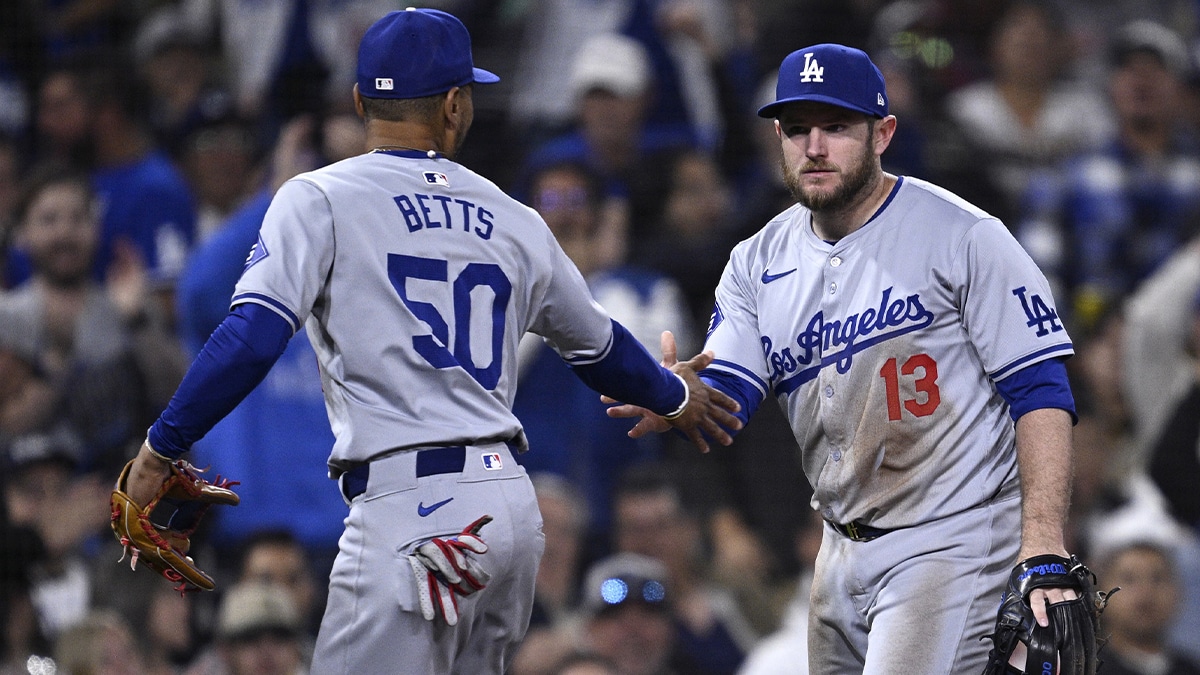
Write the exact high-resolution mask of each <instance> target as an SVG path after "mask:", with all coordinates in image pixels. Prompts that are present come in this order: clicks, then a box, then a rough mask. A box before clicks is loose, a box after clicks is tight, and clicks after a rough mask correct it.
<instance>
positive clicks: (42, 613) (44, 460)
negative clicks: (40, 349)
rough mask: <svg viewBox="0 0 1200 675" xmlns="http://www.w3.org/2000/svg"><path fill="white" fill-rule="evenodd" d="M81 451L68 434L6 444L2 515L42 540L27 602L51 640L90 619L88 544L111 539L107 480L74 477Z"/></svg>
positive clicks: (21, 439) (90, 581)
mask: <svg viewBox="0 0 1200 675" xmlns="http://www.w3.org/2000/svg"><path fill="white" fill-rule="evenodd" d="M79 455H80V448H79V446H78V443H77V441H74V439H72V438H70V437H69V436H66V435H63V434H55V435H48V434H28V435H25V436H22V437H20V438H18V439H16V440H15V441H14V442H12V443H11V444H10V445H9V448H8V452H7V454H6V458H5V461H4V463H3V466H4V469H5V481H4V489H3V497H4V509H5V511H6V512H7V514H8V521H9V522H10V523H11V524H12V525H15V526H20V527H27V528H29V529H30V530H32V531H33V532H34V533H36V535H37V537H38V539H39V540H40V542H41V544H42V547H43V550H44V553H45V555H44V557H42V558H41V560H40V561H39V562H38V563H37V564H36V565H35V566H34V567H32V569H31V572H32V574H31V575H30V582H31V584H30V587H29V597H30V599H31V601H32V604H33V610H34V612H35V614H36V616H37V621H38V628H39V630H40V632H41V634H42V635H44V636H46V638H48V639H50V640H55V639H57V638H58V636H59V635H60V634H62V632H63V631H65V630H66V629H67V628H69V627H70V626H72V625H73V624H75V623H77V622H79V621H80V620H82V619H83V618H84V616H86V615H87V612H88V609H89V601H90V598H91V591H92V569H91V563H90V559H89V557H88V549H89V544H90V543H92V542H94V541H95V538H96V537H97V536H98V535H102V534H107V533H106V532H105V527H106V526H107V524H108V517H107V516H108V508H107V506H106V505H107V503H108V495H109V493H110V492H111V490H112V488H111V487H110V486H109V485H108V481H106V480H104V479H101V478H99V477H97V476H96V475H91V476H86V475H84V476H81V475H77V473H76V470H77V467H78V457H79Z"/></svg>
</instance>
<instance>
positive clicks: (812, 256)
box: [706, 178, 1072, 528]
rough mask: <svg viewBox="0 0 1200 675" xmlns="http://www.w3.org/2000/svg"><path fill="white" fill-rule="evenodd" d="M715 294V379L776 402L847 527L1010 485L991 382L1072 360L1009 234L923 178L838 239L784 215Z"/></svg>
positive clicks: (803, 216)
mask: <svg viewBox="0 0 1200 675" xmlns="http://www.w3.org/2000/svg"><path fill="white" fill-rule="evenodd" d="M716 299H717V309H716V311H715V312H714V316H713V323H712V325H711V326H710V329H709V331H710V334H709V338H708V341H707V345H706V348H707V349H711V350H713V351H714V352H715V353H716V355H717V360H716V361H714V363H713V365H712V366H711V368H713V369H715V370H721V371H725V372H726V373H729V374H732V375H734V376H736V377H738V378H740V379H741V380H742V381H743V382H744V383H745V386H746V387H747V388H748V389H753V390H757V392H758V394H759V395H760V396H766V395H768V394H772V395H774V396H775V397H776V398H777V399H778V401H779V403H780V405H782V406H783V408H784V410H785V412H786V413H787V415H788V418H789V419H790V420H791V425H792V431H793V433H794V434H795V437H796V440H797V442H798V443H799V446H800V452H801V455H802V462H803V467H804V472H805V474H806V475H807V477H808V479H809V481H810V482H811V483H812V485H813V487H814V489H815V493H814V496H813V500H814V506H817V507H819V508H820V510H821V512H822V514H823V515H824V516H825V517H826V518H827V519H829V520H832V521H835V522H840V523H846V522H850V521H854V520H859V521H861V522H864V523H866V524H869V525H872V526H875V527H880V528H895V527H903V526H910V525H915V524H919V523H925V522H930V521H933V520H936V519H938V518H941V517H944V516H947V515H951V514H955V513H959V512H962V511H964V510H966V509H969V508H971V507H973V506H977V505H979V504H981V503H983V502H985V501H986V500H988V499H990V498H992V497H993V496H995V495H997V494H998V493H999V492H1000V490H1001V488H1002V487H1004V486H1006V485H1009V486H1011V484H1013V483H1015V481H1016V480H1017V472H1016V453H1015V431H1014V428H1013V423H1012V419H1011V418H1010V417H1009V414H1008V407H1007V405H1006V404H1005V402H1004V400H1003V399H1002V398H1001V396H1000V395H999V394H998V393H997V390H996V387H995V385H994V384H993V382H996V381H1000V380H1002V379H1003V378H1005V377H1007V376H1009V375H1011V374H1012V373H1013V372H1016V371H1017V370H1019V369H1021V368H1022V367H1024V366H1026V365H1029V364H1032V363H1036V362H1038V361H1041V360H1044V359H1049V358H1053V357H1062V356H1066V355H1069V354H1071V353H1072V346H1071V341H1070V338H1069V337H1068V336H1067V332H1066V330H1064V328H1063V325H1062V323H1061V321H1060V320H1059V319H1058V316H1057V313H1056V312H1055V310H1054V307H1053V300H1052V298H1051V295H1050V291H1049V287H1048V286H1047V283H1046V280H1045V278H1044V276H1043V275H1042V273H1041V272H1040V271H1039V270H1038V268H1037V267H1036V265H1034V263H1033V262H1032V260H1030V258H1029V256H1028V255H1027V254H1026V253H1025V252H1024V251H1023V250H1022V249H1021V247H1020V246H1019V245H1018V244H1017V242H1016V241H1015V240H1014V239H1013V237H1012V236H1011V235H1010V234H1009V232H1008V231H1007V230H1006V229H1005V227H1004V225H1003V224H1002V223H1000V222H999V221H998V220H996V219H995V218H992V217H990V216H988V215H987V214H986V213H984V212H982V211H980V210H979V209H977V208H975V207H974V206H972V205H970V204H968V203H967V202H965V201H963V200H962V199H960V198H958V197H956V196H955V195H953V194H951V193H949V192H947V191H945V190H943V189H941V188H938V187H936V186H934V185H931V184H929V183H926V182H924V181H920V180H916V179H913V178H903V179H901V181H900V184H899V185H898V186H897V187H896V189H895V190H893V192H892V195H891V197H889V200H888V201H887V202H886V203H885V204H884V206H883V207H882V208H881V209H880V210H879V212H878V213H877V214H876V215H875V217H874V218H873V219H872V220H870V221H869V222H868V223H867V224H866V225H864V226H863V227H862V228H860V229H858V230H857V231H855V232H854V233H852V234H850V235H848V236H846V237H845V238H843V239H841V240H840V241H838V242H836V243H828V242H825V241H822V240H820V239H819V238H817V236H816V235H815V234H814V233H813V230H812V227H811V213H810V212H809V211H808V209H806V208H804V207H803V206H799V205H796V206H793V207H792V208H790V209H788V210H787V211H785V212H783V213H782V214H780V215H779V216H777V217H776V218H775V219H773V220H772V221H771V222H770V223H768V224H767V225H766V226H765V227H764V228H763V229H762V230H761V231H760V232H758V233H757V234H756V235H755V236H753V237H751V238H750V239H748V240H746V241H744V242H742V243H740V244H739V245H738V246H737V247H736V248H735V249H734V251H733V253H732V255H731V258H730V261H729V264H728V266H727V267H726V269H725V272H724V274H723V276H722V278H721V282H720V284H719V285H718V287H717V291H716Z"/></svg>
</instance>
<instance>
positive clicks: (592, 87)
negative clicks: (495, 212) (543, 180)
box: [523, 33, 695, 238]
mask: <svg viewBox="0 0 1200 675" xmlns="http://www.w3.org/2000/svg"><path fill="white" fill-rule="evenodd" d="M569 72H570V79H569V81H568V82H567V86H566V89H565V93H566V98H568V99H569V100H570V101H571V102H572V113H573V117H572V120H573V122H574V126H573V127H572V129H571V130H570V131H568V132H566V133H564V134H561V135H558V136H555V137H553V138H551V139H550V140H548V141H546V142H545V143H542V144H540V145H537V146H536V147H534V149H533V151H532V152H531V153H530V154H529V156H528V157H527V158H526V163H525V175H526V176H527V177H528V176H533V175H536V174H537V173H539V172H541V171H542V170H543V169H545V168H546V167H548V166H551V165H555V164H561V163H564V162H578V163H582V164H584V165H586V166H588V167H589V168H590V169H591V170H592V171H595V172H596V174H597V175H599V176H600V177H601V178H602V179H603V180H604V186H605V192H606V193H607V194H609V195H612V196H618V197H624V198H626V199H628V200H629V224H630V233H631V235H632V236H634V237H635V238H636V237H640V236H643V235H644V234H645V233H646V232H647V230H648V228H650V227H652V226H653V224H654V223H655V221H656V220H657V218H658V214H659V211H660V210H661V208H662V197H661V195H662V193H663V191H664V188H665V182H664V177H663V175H662V174H663V172H662V170H661V164H660V161H661V159H662V157H664V156H665V155H666V154H668V153H669V152H671V151H674V150H676V149H678V148H681V147H688V146H691V145H694V143H695V138H694V136H693V135H692V134H691V132H690V131H689V130H688V129H686V128H683V129H681V128H679V127H677V126H670V125H663V124H658V123H654V122H651V121H650V120H649V119H648V117H647V114H648V112H649V105H650V103H651V101H652V98H653V95H654V93H655V92H656V91H659V90H660V87H661V83H659V82H657V81H656V80H655V75H654V72H653V70H652V67H651V62H650V55H649V53H648V52H647V50H646V48H645V47H644V46H643V45H642V44H641V43H640V42H638V41H637V40H635V39H633V38H631V37H627V36H624V35H620V34H617V33H607V34H605V33H601V34H597V35H595V36H594V37H592V38H590V39H588V40H587V41H586V43H584V44H583V46H582V47H581V48H579V51H578V54H577V55H576V57H575V60H574V61H573V62H572V63H571V65H570V69H569ZM523 182H524V183H525V184H528V182H529V178H525V179H524V181H523Z"/></svg>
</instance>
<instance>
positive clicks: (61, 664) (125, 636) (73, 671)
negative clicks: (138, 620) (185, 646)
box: [30, 611, 170, 675]
mask: <svg viewBox="0 0 1200 675" xmlns="http://www.w3.org/2000/svg"><path fill="white" fill-rule="evenodd" d="M54 661H55V667H56V670H54V671H50V672H57V671H59V670H61V671H62V672H63V673H69V674H70V675H118V673H120V674H121V675H169V673H170V671H169V670H157V671H155V670H151V669H149V668H148V667H147V666H146V663H145V660H144V659H143V658H142V656H141V646H140V645H139V644H138V643H137V642H136V641H135V640H134V637H133V631H131V630H130V629H129V626H128V625H126V623H125V620H124V619H122V618H121V616H120V615H118V614H116V613H114V612H104V611H99V612H90V613H88V615H87V616H85V617H84V618H83V619H82V620H80V621H79V622H77V623H76V624H74V625H72V626H71V627H70V628H68V629H67V630H66V631H64V632H63V633H62V635H60V636H59V638H58V640H57V641H56V643H55V647H54ZM30 672H34V671H33V669H30Z"/></svg>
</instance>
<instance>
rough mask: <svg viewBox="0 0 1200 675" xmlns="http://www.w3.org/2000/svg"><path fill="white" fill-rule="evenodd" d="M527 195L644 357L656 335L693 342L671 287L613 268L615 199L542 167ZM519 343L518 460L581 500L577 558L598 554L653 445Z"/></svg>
mask: <svg viewBox="0 0 1200 675" xmlns="http://www.w3.org/2000/svg"><path fill="white" fill-rule="evenodd" d="M531 190H532V192H531V195H530V199H531V205H532V206H533V207H534V208H535V209H536V210H537V211H538V213H540V214H541V215H542V217H543V218H544V219H545V221H546V223H547V225H549V227H550V230H551V231H552V232H553V233H554V235H555V237H556V238H557V239H558V241H559V243H560V244H562V246H563V249H564V251H566V253H567V255H568V256H570V257H571V260H572V261H573V262H574V263H575V264H576V266H577V267H578V268H579V270H580V272H581V273H582V274H583V275H584V277H585V278H586V279H587V281H588V286H589V287H590V289H591V291H592V295H593V297H595V299H596V301H597V302H598V303H599V304H600V305H601V306H602V307H604V308H605V309H606V310H607V311H608V313H609V314H610V315H612V317H613V318H614V319H616V320H617V321H619V322H621V324H622V325H624V326H626V327H628V329H629V331H630V333H632V334H633V336H634V337H635V338H637V339H638V340H639V341H640V342H642V344H644V345H645V346H646V347H647V349H649V350H650V352H651V353H652V354H654V353H657V350H658V345H659V339H660V336H661V334H662V332H663V331H665V330H671V331H673V332H675V333H677V334H678V339H679V340H681V341H683V342H684V343H685V344H692V345H694V344H696V342H697V340H696V339H695V338H694V337H693V336H692V334H691V330H690V329H689V318H688V316H687V309H686V305H685V304H684V302H683V299H682V294H681V293H680V291H679V287H678V285H677V284H675V282H674V281H672V280H671V279H670V278H668V277H666V276H665V275H663V274H661V273H658V272H654V271H652V270H649V269H646V268H641V267H635V266H630V265H623V264H621V263H620V261H621V259H622V257H623V254H622V253H621V251H623V249H624V248H626V246H627V238H628V234H627V233H626V232H624V231H623V229H622V226H621V220H620V213H622V211H620V209H621V202H620V201H619V200H618V201H614V200H612V199H606V198H605V195H604V192H603V188H602V186H601V183H600V180H599V178H598V177H597V176H596V175H595V174H594V173H593V172H591V171H589V170H588V169H587V168H586V167H585V166H583V165H581V164H578V163H573V162H570V163H563V164H555V165H551V166H548V167H546V168H544V169H542V170H540V171H539V172H537V174H536V175H535V176H534V178H533V181H532V183H531ZM614 212H615V213H616V214H617V216H618V217H617V218H616V219H614V218H613V215H614ZM521 345H522V346H521V348H520V349H519V357H518V358H519V359H520V369H519V372H520V378H521V379H520V386H519V387H518V388H517V395H516V399H515V401H514V403H513V412H514V414H516V416H517V418H518V419H520V420H521V423H522V425H523V426H524V427H525V434H526V436H527V437H528V438H529V443H530V447H531V448H532V449H531V451H530V452H528V453H525V454H523V455H520V456H519V457H518V461H519V462H521V464H522V465H523V466H525V468H526V470H527V471H530V472H538V471H542V472H551V473H555V474H558V475H560V476H563V477H564V478H566V479H567V480H569V481H571V482H572V483H573V484H574V485H575V486H576V487H577V489H579V490H580V491H581V492H582V493H583V494H584V495H586V498H587V507H588V512H589V513H590V522H589V524H588V530H589V537H588V541H590V542H593V546H592V547H591V548H590V550H589V551H588V552H587V553H586V554H585V555H586V556H587V557H592V558H594V557H596V556H597V555H599V554H600V553H602V552H603V550H602V549H603V543H604V541H605V539H606V537H607V534H608V528H609V523H610V522H611V511H612V504H611V496H612V489H613V486H614V485H615V484H616V480H617V476H618V475H619V474H620V472H621V471H622V470H623V469H624V468H625V467H628V466H630V465H632V464H635V463H637V462H639V461H643V460H649V459H656V458H658V457H660V453H661V450H662V444H661V441H660V440H659V439H644V440H634V439H631V438H629V437H628V436H627V435H626V432H628V430H629V425H628V424H625V423H624V422H623V421H622V420H615V419H612V418H610V417H608V415H607V413H606V409H607V406H606V405H605V404H603V403H601V401H600V397H599V396H597V395H596V392H595V391H593V390H592V389H590V388H588V387H586V386H585V385H583V383H582V382H580V380H579V378H578V377H576V376H575V375H574V374H572V373H571V371H570V369H569V368H568V367H567V366H566V365H565V364H563V362H562V359H560V358H558V356H557V354H555V352H554V351H553V350H552V349H550V347H548V346H546V345H545V344H544V343H543V342H542V341H541V340H540V339H538V338H536V336H526V338H525V339H524V340H523V341H522V343H521ZM564 402H569V404H568V405H566V406H564V405H562V404H563V403H564ZM647 441H648V442H647Z"/></svg>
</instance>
